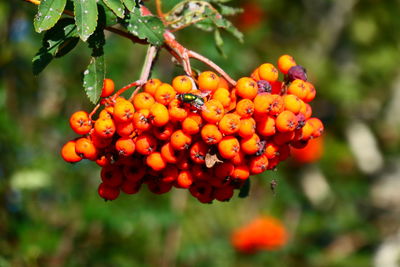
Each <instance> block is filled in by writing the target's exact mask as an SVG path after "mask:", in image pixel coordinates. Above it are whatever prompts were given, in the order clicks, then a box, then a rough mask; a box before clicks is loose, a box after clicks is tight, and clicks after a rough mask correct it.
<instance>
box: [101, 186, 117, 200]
mask: <svg viewBox="0 0 400 267" xmlns="http://www.w3.org/2000/svg"><path fill="white" fill-rule="evenodd" d="M97 193H98V194H99V196H100V197H101V198H103V199H104V200H107V201H111V200H115V199H117V198H118V196H119V194H120V191H119V188H115V187H111V186H108V185H106V184H105V183H101V184H100V185H99V188H98V189H97Z"/></svg>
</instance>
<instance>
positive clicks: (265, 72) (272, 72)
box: [258, 63, 279, 82]
mask: <svg viewBox="0 0 400 267" xmlns="http://www.w3.org/2000/svg"><path fill="white" fill-rule="evenodd" d="M258 75H259V76H260V78H261V80H266V81H268V82H275V81H276V80H278V75H279V73H278V70H277V69H276V68H275V66H274V65H272V64H271V63H264V64H262V65H261V66H260V67H258Z"/></svg>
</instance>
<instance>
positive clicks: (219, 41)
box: [214, 29, 226, 58]
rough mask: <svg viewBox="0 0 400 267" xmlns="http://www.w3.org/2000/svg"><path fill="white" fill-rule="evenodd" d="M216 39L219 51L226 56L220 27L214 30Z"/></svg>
mask: <svg viewBox="0 0 400 267" xmlns="http://www.w3.org/2000/svg"><path fill="white" fill-rule="evenodd" d="M214 40H215V45H216V46H217V50H218V52H219V53H220V54H221V55H222V56H223V57H225V58H226V55H225V53H224V50H223V46H224V40H222V37H221V33H220V32H219V30H218V29H215V31H214Z"/></svg>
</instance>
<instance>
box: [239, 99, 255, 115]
mask: <svg viewBox="0 0 400 267" xmlns="http://www.w3.org/2000/svg"><path fill="white" fill-rule="evenodd" d="M236 113H237V114H238V115H239V116H240V117H242V118H248V117H251V115H253V113H254V103H253V101H251V100H250V99H242V100H240V101H239V102H238V103H237V104H236Z"/></svg>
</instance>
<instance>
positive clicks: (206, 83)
mask: <svg viewBox="0 0 400 267" xmlns="http://www.w3.org/2000/svg"><path fill="white" fill-rule="evenodd" d="M219 81H220V78H219V77H218V75H217V74H215V73H214V72H212V71H204V72H202V73H200V75H199V77H198V83H199V89H200V90H201V91H211V92H214V91H215V90H217V89H218V84H219Z"/></svg>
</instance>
